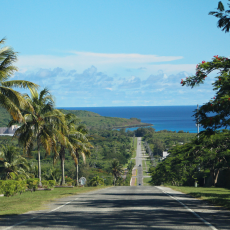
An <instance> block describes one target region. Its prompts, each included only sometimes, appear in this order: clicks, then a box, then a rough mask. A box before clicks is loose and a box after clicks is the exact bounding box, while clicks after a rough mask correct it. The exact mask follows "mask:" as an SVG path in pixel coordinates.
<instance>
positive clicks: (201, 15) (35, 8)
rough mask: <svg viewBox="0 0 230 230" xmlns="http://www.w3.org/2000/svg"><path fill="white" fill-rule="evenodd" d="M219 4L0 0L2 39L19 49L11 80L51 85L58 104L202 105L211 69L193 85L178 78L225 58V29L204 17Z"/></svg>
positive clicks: (209, 89)
mask: <svg viewBox="0 0 230 230" xmlns="http://www.w3.org/2000/svg"><path fill="white" fill-rule="evenodd" d="M222 2H223V3H225V5H226V3H227V2H228V1H227V0H224V1H222ZM217 4H218V1H216V0H212V1H210V0H202V1H200V0H193V1H188V0H183V1H181V0H163V1H160V0H143V1H141V0H139V1H136V0H109V1H108V0H87V1H78V0H65V1H64V0H55V1H54V0H49V1H47V0H39V1H37V0H33V1H28V0H20V1H15V0H8V1H1V8H2V11H1V14H2V22H5V23H1V31H0V37H1V38H3V37H6V38H7V43H6V45H9V46H12V47H13V48H14V50H15V51H17V52H19V56H18V62H17V63H16V64H15V65H16V66H18V67H19V71H18V72H17V73H16V74H15V76H14V79H25V80H29V81H33V82H35V83H37V84H39V85H40V86H41V88H44V87H48V89H50V91H51V92H52V94H53V95H54V97H55V100H56V105H57V106H58V107H80V106H82V107H87V106H135V105H136V106H137V105H138V106H140V105H143V106H154V105H157V106H158V105H195V104H203V103H205V102H207V101H208V100H210V98H211V97H213V95H214V92H213V91H212V86H211V83H212V82H213V79H214V75H212V76H210V77H208V78H207V81H206V83H205V84H204V85H202V86H200V87H196V88H194V89H190V88H187V87H181V85H180V80H181V78H185V77H186V76H189V75H193V74H194V73H195V66H196V64H197V63H200V62H201V61H203V60H205V61H209V60H211V59H212V57H213V56H214V55H219V56H220V55H223V56H229V46H228V44H229V41H230V34H229V33H227V34H226V33H224V32H222V31H221V30H220V29H218V28H217V26H216V24H217V19H216V18H215V17H213V16H209V15H208V13H209V12H210V11H212V10H215V9H216V8H217ZM226 6H227V5H226Z"/></svg>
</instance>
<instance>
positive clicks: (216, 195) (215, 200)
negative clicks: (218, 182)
mask: <svg viewBox="0 0 230 230" xmlns="http://www.w3.org/2000/svg"><path fill="white" fill-rule="evenodd" d="M167 187H169V188H172V189H174V190H176V191H180V192H183V193H186V194H189V195H191V196H193V197H195V198H200V199H203V200H206V201H208V202H210V203H212V204H214V205H217V206H223V207H225V208H227V209H230V189H226V188H215V187H211V188H206V187H197V188H195V187H183V186H181V187H177V186H167Z"/></svg>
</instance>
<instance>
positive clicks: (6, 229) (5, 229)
mask: <svg viewBox="0 0 230 230" xmlns="http://www.w3.org/2000/svg"><path fill="white" fill-rule="evenodd" d="M78 199H79V198H76V199H74V200H72V201H69V202H66V203H65V204H63V205H61V206H59V207H57V208H55V209H53V210H51V211H48V212H45V213H42V214H41V215H37V216H35V217H32V218H30V219H28V220H24V221H22V222H19V223H17V224H14V225H12V226H10V227H7V228H4V230H8V229H12V228H13V227H16V226H18V225H21V224H24V223H26V222H28V221H30V220H33V219H36V218H39V217H41V216H44V215H45V214H47V213H51V212H54V211H56V210H58V209H60V208H62V207H64V206H66V205H67V204H69V203H71V202H73V201H75V200H78Z"/></svg>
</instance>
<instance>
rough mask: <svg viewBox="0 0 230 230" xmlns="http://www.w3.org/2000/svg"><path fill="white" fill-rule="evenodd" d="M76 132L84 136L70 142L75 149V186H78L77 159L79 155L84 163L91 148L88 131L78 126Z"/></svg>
mask: <svg viewBox="0 0 230 230" xmlns="http://www.w3.org/2000/svg"><path fill="white" fill-rule="evenodd" d="M76 131H78V132H80V133H82V134H84V135H82V136H81V138H78V139H75V141H74V140H72V143H73V146H74V148H75V157H74V160H75V166H76V180H77V186H78V185H79V179H78V172H79V170H78V165H79V157H80V155H81V156H82V158H83V161H84V162H85V159H86V157H89V156H90V154H91V152H90V149H91V148H93V146H92V145H91V144H90V142H89V139H90V138H89V137H87V135H88V130H87V129H86V128H85V126H83V125H79V126H78V127H77V128H76Z"/></svg>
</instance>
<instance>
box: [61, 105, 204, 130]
mask: <svg viewBox="0 0 230 230" xmlns="http://www.w3.org/2000/svg"><path fill="white" fill-rule="evenodd" d="M196 108H197V106H196V105H192V106H120V107H58V109H66V110H86V111H91V112H94V113H98V114H100V115H101V116H107V117H122V118H131V117H136V118H139V119H141V122H144V123H150V124H153V128H154V129H156V131H160V130H171V131H177V132H178V131H179V130H183V131H184V132H190V133H196V132H197V127H196V124H195V120H194V117H192V115H193V114H194V111H195V110H196ZM135 129H136V128H129V130H135ZM200 131H201V129H200Z"/></svg>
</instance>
